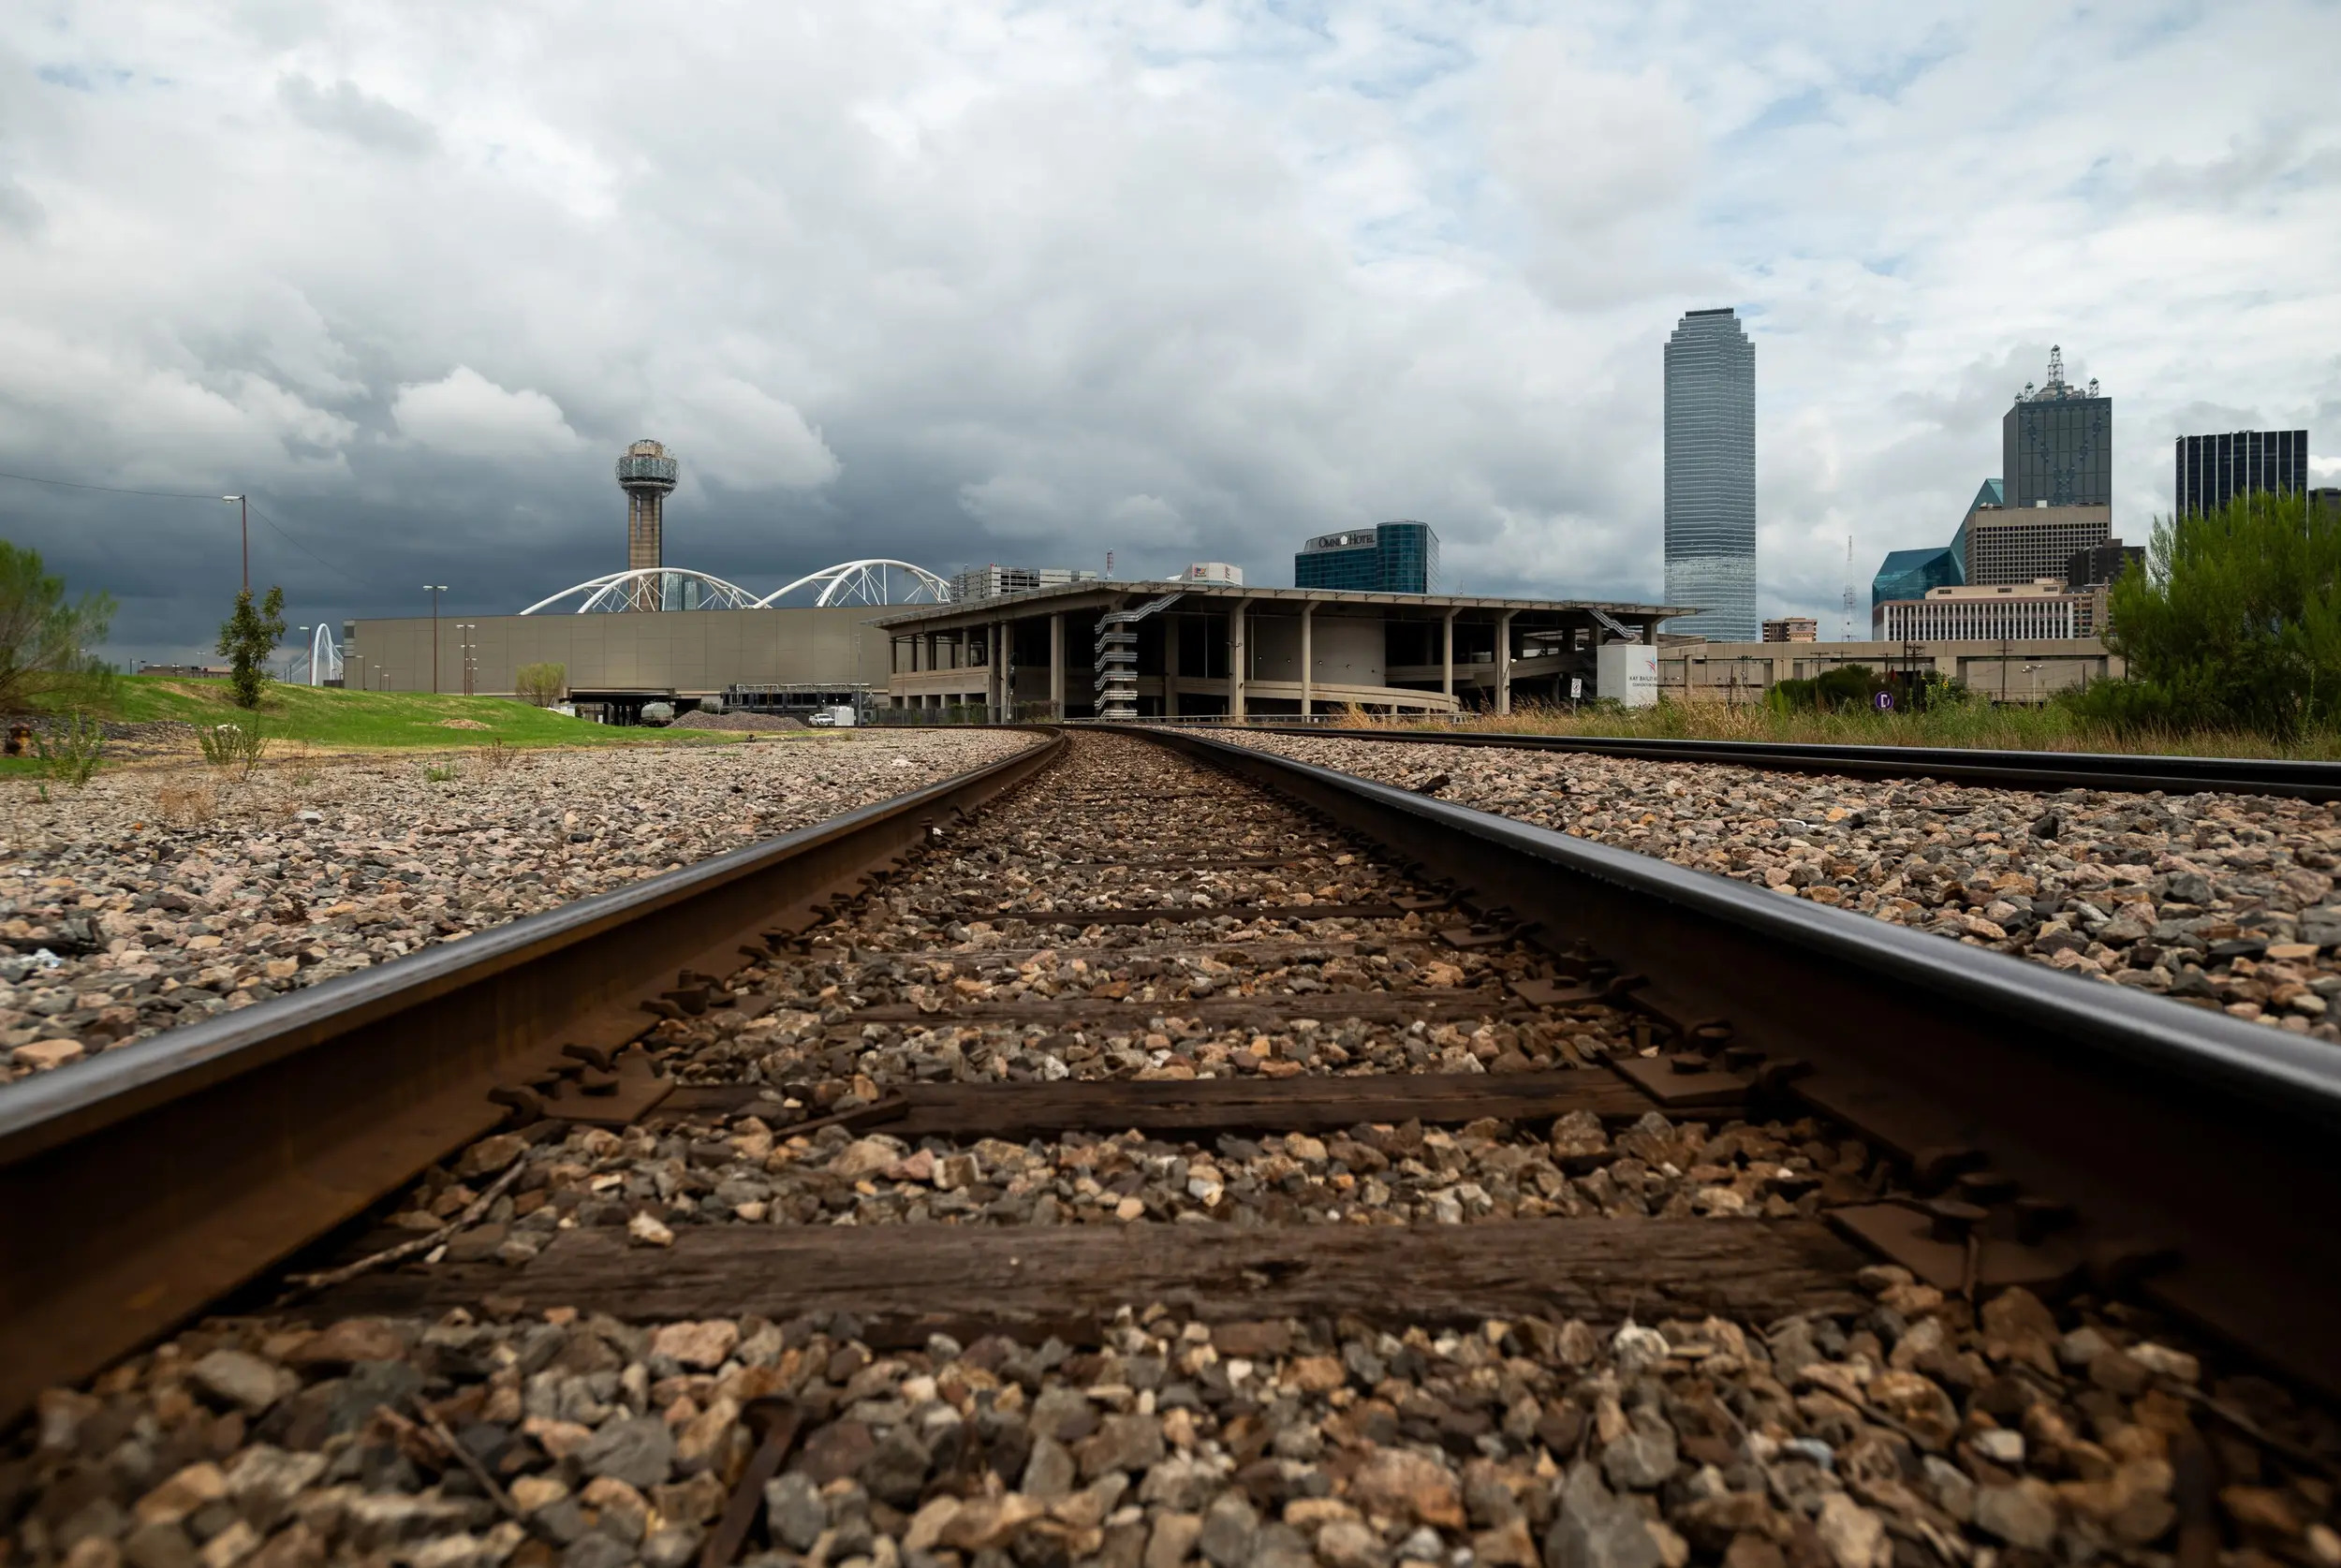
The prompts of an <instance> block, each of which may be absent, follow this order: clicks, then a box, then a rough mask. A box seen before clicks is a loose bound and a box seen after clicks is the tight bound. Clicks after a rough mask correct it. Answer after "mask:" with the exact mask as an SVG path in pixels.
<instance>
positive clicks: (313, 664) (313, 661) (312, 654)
mask: <svg viewBox="0 0 2341 1568" xmlns="http://www.w3.org/2000/svg"><path fill="white" fill-rule="evenodd" d="M301 635H302V637H303V638H305V639H307V641H308V643H309V684H310V685H312V686H314V685H316V684H317V639H316V638H314V637H309V628H308V627H306V626H303V627H302V628H301Z"/></svg>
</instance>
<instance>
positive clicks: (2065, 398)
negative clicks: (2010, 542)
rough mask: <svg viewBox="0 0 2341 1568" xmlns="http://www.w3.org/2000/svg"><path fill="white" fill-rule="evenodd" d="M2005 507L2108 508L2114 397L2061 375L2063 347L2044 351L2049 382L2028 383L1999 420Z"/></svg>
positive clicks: (2053, 347)
mask: <svg viewBox="0 0 2341 1568" xmlns="http://www.w3.org/2000/svg"><path fill="white" fill-rule="evenodd" d="M1999 432H2000V433H1999V445H2000V464H2001V466H2000V476H2001V478H2002V479H2003V480H2004V481H2005V482H2006V484H2007V487H2008V505H2009V506H2016V507H2025V506H2112V505H2113V399H2112V398H2109V397H2106V396H2103V395H2102V394H2100V393H2099V392H2098V384H2097V382H2096V381H2094V380H2092V381H2091V382H2090V383H2089V385H2088V386H2087V387H2086V388H2082V387H2075V386H2072V385H2071V384H2069V382H2067V381H2066V379H2065V351H2064V349H2063V348H2062V347H2058V346H2051V348H2050V349H2049V364H2048V380H2047V382H2046V383H2045V384H2044V385H2042V386H2041V387H2040V388H2039V389H2038V390H2035V389H2034V388H2033V386H2032V383H2030V382H2029V381H2027V382H2025V383H2024V390H2023V391H2021V392H2018V393H2017V394H2016V401H2015V403H2014V404H2013V405H2012V406H2011V407H2010V409H2009V410H2008V413H2007V414H2006V416H2005V417H2003V418H2001V420H2000V425H1999Z"/></svg>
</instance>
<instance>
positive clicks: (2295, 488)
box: [2172, 430, 2308, 517]
mask: <svg viewBox="0 0 2341 1568" xmlns="http://www.w3.org/2000/svg"><path fill="white" fill-rule="evenodd" d="M2307 490H2308V432H2306V431H2304V430H2239V431H2237V432H2235V433H2233V434H2232V435H2182V436H2180V437H2179V438H2178V472H2177V476H2176V483H2175V485H2174V487H2173V491H2172V493H2173V495H2174V496H2175V498H2176V499H2175V502H2174V506H2175V507H2176V510H2177V512H2178V514H2179V515H2180V516H2182V517H2184V516H2185V515H2186V514H2187V513H2188V512H2216V511H2217V510H2218V509H2219V508H2220V507H2222V506H2226V505H2227V504H2228V503H2229V502H2231V501H2232V500H2234V499H2235V498H2236V497H2237V496H2239V495H2251V494H2254V493H2258V494H2262V495H2275V494H2284V495H2301V494H2304V493H2305V492H2306V491H2307Z"/></svg>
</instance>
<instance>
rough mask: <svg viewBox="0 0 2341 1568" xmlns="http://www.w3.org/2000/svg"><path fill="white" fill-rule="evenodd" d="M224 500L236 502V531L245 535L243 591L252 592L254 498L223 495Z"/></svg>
mask: <svg viewBox="0 0 2341 1568" xmlns="http://www.w3.org/2000/svg"><path fill="white" fill-rule="evenodd" d="M220 499H221V500H222V501H233V502H234V503H235V504H236V514H237V521H236V532H237V533H239V534H241V535H243V591H244V592H245V593H251V592H252V498H251V497H250V496H248V495H223V496H221V497H220Z"/></svg>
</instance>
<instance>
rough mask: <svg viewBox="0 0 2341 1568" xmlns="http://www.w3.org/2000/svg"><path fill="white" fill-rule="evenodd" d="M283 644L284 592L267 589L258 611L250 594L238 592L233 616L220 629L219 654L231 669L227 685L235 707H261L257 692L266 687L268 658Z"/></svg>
mask: <svg viewBox="0 0 2341 1568" xmlns="http://www.w3.org/2000/svg"><path fill="white" fill-rule="evenodd" d="M284 640H285V591H284V590H283V589H282V588H272V589H270V590H269V591H268V597H267V598H265V599H262V600H261V601H260V604H259V608H257V609H256V608H253V604H252V590H251V589H249V588H246V589H243V590H241V591H239V592H238V593H237V594H236V609H235V613H234V614H232V615H230V616H228V619H227V620H226V621H225V622H223V623H221V625H220V628H219V651H220V652H223V653H225V654H227V655H228V659H229V660H230V661H231V662H232V664H233V665H234V671H233V673H231V674H230V675H229V676H228V685H229V686H230V687H231V688H232V689H233V690H234V692H235V694H236V706H237V707H239V708H258V707H259V706H260V692H261V690H262V688H264V687H265V686H267V684H268V656H269V655H270V654H271V653H273V652H276V645H277V644H278V643H280V642H282V641H284Z"/></svg>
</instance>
